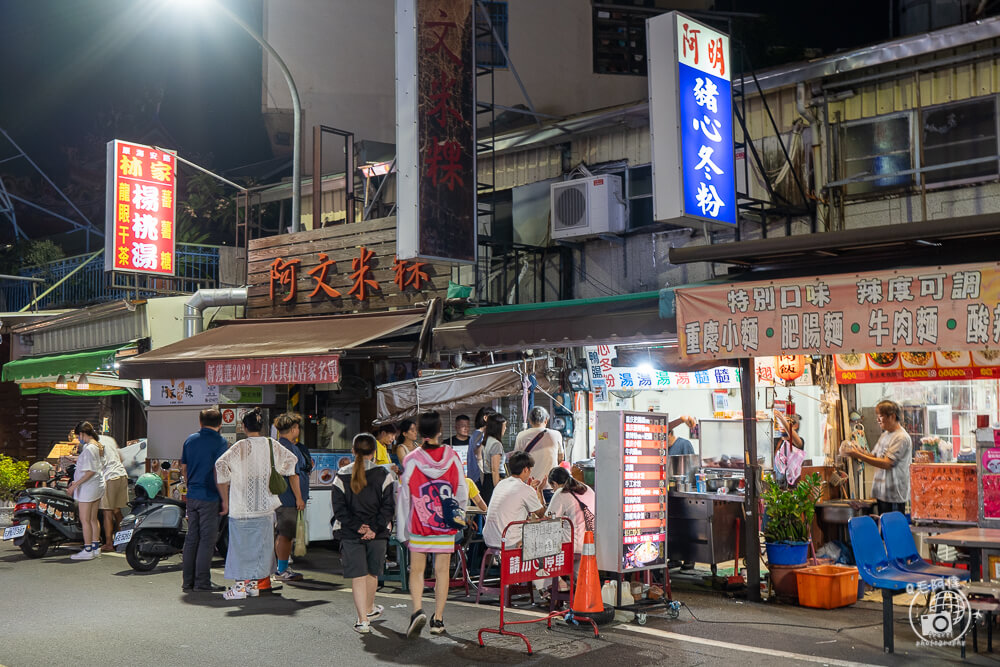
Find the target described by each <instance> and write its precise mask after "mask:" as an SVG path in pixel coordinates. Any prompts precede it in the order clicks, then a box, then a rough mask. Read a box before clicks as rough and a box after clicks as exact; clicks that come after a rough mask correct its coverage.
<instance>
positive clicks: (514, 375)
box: [377, 359, 556, 422]
mask: <svg viewBox="0 0 1000 667" xmlns="http://www.w3.org/2000/svg"><path fill="white" fill-rule="evenodd" d="M546 364H547V361H546V360H545V359H537V360H531V361H515V362H510V363H504V364H495V365H493V366H481V367H478V368H469V369H466V370H456V371H449V372H445V373H437V374H434V375H428V376H424V377H420V378H416V379H414V380H404V381H402V382H392V383H390V384H383V385H379V387H377V390H378V419H379V421H382V422H387V421H398V420H400V419H406V418H413V417H415V416H416V415H419V414H420V413H421V412H427V411H430V410H437V411H439V412H444V411H447V410H454V409H457V408H460V407H463V406H467V405H475V404H480V403H486V402H489V401H492V400H493V399H496V398H502V397H505V396H515V395H519V394H521V393H522V392H523V391H524V379H525V378H526V377H527V376H528V375H530V374H532V373H534V374H535V380H536V382H537V383H538V389H540V390H542V391H544V392H548V393H551V392H553V391H556V386H555V385H554V384H553V383H551V382H550V381H549V379H548V378H547V377H546V375H545V369H546Z"/></svg>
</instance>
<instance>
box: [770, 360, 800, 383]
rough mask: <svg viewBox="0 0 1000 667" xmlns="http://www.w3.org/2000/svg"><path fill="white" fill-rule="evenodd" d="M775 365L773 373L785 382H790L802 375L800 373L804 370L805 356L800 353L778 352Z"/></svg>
mask: <svg viewBox="0 0 1000 667" xmlns="http://www.w3.org/2000/svg"><path fill="white" fill-rule="evenodd" d="M775 365H776V366H777V372H776V373H775V375H777V376H778V377H779V378H781V379H782V380H784V381H785V382H791V381H792V380H794V379H796V378H798V377H802V373H804V372H805V370H806V358H805V357H804V356H803V355H801V354H780V355H778V357H777V361H776V362H775Z"/></svg>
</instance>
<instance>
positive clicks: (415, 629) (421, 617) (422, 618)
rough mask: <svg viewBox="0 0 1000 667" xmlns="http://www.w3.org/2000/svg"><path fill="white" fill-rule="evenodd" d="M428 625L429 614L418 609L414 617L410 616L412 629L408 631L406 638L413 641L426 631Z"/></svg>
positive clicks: (409, 628)
mask: <svg viewBox="0 0 1000 667" xmlns="http://www.w3.org/2000/svg"><path fill="white" fill-rule="evenodd" d="M426 623H427V614H425V613H424V610H423V609H418V610H416V611H415V612H413V616H410V627H408V628H407V629H406V638H407V639H412V638H414V637H417V636H419V635H420V631H421V630H423V629H424V625H425V624H426Z"/></svg>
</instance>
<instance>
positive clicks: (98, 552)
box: [90, 547, 101, 558]
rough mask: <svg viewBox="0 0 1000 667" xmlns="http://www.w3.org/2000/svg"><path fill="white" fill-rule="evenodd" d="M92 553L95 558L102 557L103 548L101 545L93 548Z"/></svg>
mask: <svg viewBox="0 0 1000 667" xmlns="http://www.w3.org/2000/svg"><path fill="white" fill-rule="evenodd" d="M90 553H92V554H94V558H100V557H101V549H100V547H98V548H97V549H91V550H90Z"/></svg>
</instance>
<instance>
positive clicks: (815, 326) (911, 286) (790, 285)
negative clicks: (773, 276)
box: [676, 263, 1000, 377]
mask: <svg viewBox="0 0 1000 667" xmlns="http://www.w3.org/2000/svg"><path fill="white" fill-rule="evenodd" d="M676 295H677V331H678V335H679V337H680V348H681V353H682V354H684V355H685V356H687V357H694V358H704V359H709V358H718V357H722V358H728V357H746V356H751V357H757V356H774V355H781V354H839V355H842V356H841V358H840V363H841V367H842V368H843V369H844V370H851V371H869V370H874V371H878V372H881V371H883V370H903V369H904V367H909V369H910V370H930V363H931V357H932V356H933V362H934V363H935V364H937V365H938V366H939V367H941V366H944V367H950V368H959V367H965V366H970V365H971V363H970V360H969V355H968V354H964V355H960V356H961V357H962V359H953V358H952V355H954V354H957V353H955V352H948V350H958V351H961V350H968V351H972V352H973V353H974V355H973V356H975V357H976V363H977V364H983V363H984V362H987V363H986V365H992V363H989V362H992V361H995V358H996V356H997V355H996V354H995V352H994V350H1000V264H997V263H994V264H974V265H962V266H948V267H941V266H938V267H926V268H916V269H900V270H892V271H876V272H872V273H866V274H840V275H831V276H822V277H817V278H812V279H802V278H799V279H788V280H772V281H768V282H746V283H730V284H727V285H713V286H709V287H692V288H689V289H678V290H677V291H676ZM867 353H872V354H870V355H868V357H867V359H868V360H867V361H866V360H865V355H866V354H867ZM897 353H899V354H897ZM902 353H905V354H902ZM931 353H934V354H933V355H932V354H931ZM845 354H847V355H849V356H846V357H845V356H844V355H845ZM845 359H850V360H851V361H850V362H849V363H846V364H845ZM869 361H870V362H871V363H872V364H874V365H875V367H877V368H873V367H871V366H870V365H869ZM893 364H896V365H895V366H894V365H893ZM862 366H864V368H862ZM991 377H992V376H991Z"/></svg>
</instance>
